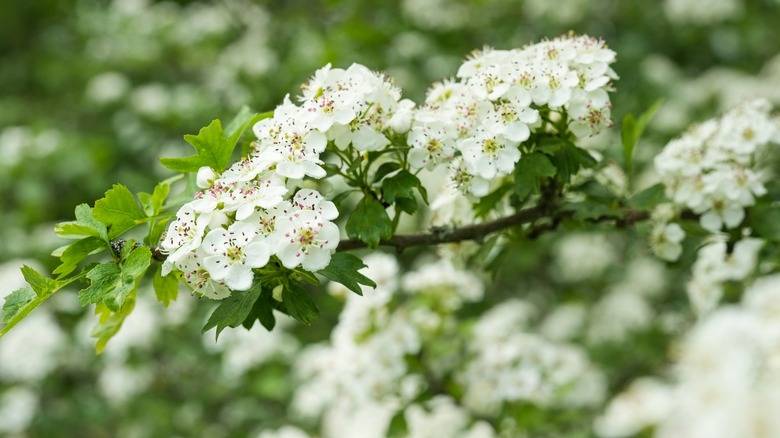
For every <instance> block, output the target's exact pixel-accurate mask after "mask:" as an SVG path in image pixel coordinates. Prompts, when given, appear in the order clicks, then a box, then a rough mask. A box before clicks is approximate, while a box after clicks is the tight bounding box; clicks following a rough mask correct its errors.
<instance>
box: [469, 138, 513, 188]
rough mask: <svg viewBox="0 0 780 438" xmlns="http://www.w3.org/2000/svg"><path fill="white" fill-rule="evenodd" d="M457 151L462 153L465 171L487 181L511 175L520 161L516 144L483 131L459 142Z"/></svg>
mask: <svg viewBox="0 0 780 438" xmlns="http://www.w3.org/2000/svg"><path fill="white" fill-rule="evenodd" d="M458 149H460V151H461V152H462V153H463V160H464V161H465V163H466V167H467V169H468V170H469V171H470V172H471V173H472V174H474V175H479V176H481V177H482V178H485V179H487V180H490V179H493V178H494V177H496V175H506V174H509V173H512V171H513V170H514V168H515V163H517V162H518V160H520V150H519V149H518V148H517V147H516V144H514V143H513V142H510V141H508V140H507V139H505V138H503V137H502V136H496V135H494V134H491V133H488V132H487V131H483V130H479V131H477V132H476V133H475V134H474V135H473V136H472V137H469V138H466V139H464V140H461V141H460V142H459V144H458Z"/></svg>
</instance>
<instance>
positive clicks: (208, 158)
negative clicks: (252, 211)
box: [160, 119, 252, 172]
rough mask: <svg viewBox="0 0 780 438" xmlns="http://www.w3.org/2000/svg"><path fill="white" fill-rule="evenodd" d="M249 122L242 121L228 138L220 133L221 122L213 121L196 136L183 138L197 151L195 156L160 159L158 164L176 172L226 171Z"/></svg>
mask: <svg viewBox="0 0 780 438" xmlns="http://www.w3.org/2000/svg"><path fill="white" fill-rule="evenodd" d="M251 120H252V119H248V120H243V121H242V122H241V124H240V125H239V126H238V127H237V128H236V131H235V132H233V133H232V135H230V138H227V137H225V134H224V133H223V132H222V122H220V121H219V120H213V121H212V122H211V123H210V124H209V126H206V127H205V128H202V129H201V130H200V131H199V132H198V135H192V134H189V135H185V136H184V140H186V141H187V143H189V144H191V145H192V146H193V147H194V148H195V150H196V151H197V154H196V155H192V156H189V157H185V158H161V159H160V162H161V163H162V164H163V166H165V167H167V168H169V169H171V170H174V171H176V172H197V171H198V169H200V168H201V167H203V166H208V167H211V168H212V169H214V170H215V171H217V172H222V171H224V170H225V169H227V166H228V164H229V163H230V157H231V156H232V155H233V149H234V148H235V147H236V143H238V139H239V138H240V137H241V134H243V132H244V130H245V129H246V128H247V127H248V126H249V123H250V122H251Z"/></svg>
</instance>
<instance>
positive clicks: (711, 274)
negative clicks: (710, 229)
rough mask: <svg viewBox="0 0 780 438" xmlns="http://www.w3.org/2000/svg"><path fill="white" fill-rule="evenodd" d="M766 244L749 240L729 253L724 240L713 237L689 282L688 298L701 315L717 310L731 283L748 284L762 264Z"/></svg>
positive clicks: (700, 251) (761, 241)
mask: <svg viewBox="0 0 780 438" xmlns="http://www.w3.org/2000/svg"><path fill="white" fill-rule="evenodd" d="M763 246H764V241H763V240H761V239H755V238H745V239H742V240H740V241H739V242H737V243H735V244H734V247H733V248H731V249H729V248H728V245H727V242H726V239H725V237H724V236H713V237H712V238H711V239H710V241H709V242H708V243H707V244H705V245H704V246H702V247H701V249H699V253H698V254H697V256H696V262H695V263H694V264H693V268H692V272H693V275H692V276H691V280H690V281H689V282H688V285H687V291H688V298H689V299H690V300H691V304H692V305H693V310H695V311H696V313H698V314H699V315H702V314H706V313H708V312H710V311H711V310H713V309H714V308H715V307H716V306H717V305H718V302H719V301H720V298H721V297H722V296H723V284H724V283H725V282H727V281H741V280H745V279H746V278H748V276H750V274H752V273H753V271H754V270H755V269H756V265H757V263H758V252H759V251H760V250H761V248H762V247H763Z"/></svg>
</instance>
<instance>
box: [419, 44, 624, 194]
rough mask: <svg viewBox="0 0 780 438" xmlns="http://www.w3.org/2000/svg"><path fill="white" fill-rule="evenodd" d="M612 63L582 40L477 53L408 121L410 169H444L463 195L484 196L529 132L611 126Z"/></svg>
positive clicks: (578, 132)
mask: <svg viewBox="0 0 780 438" xmlns="http://www.w3.org/2000/svg"><path fill="white" fill-rule="evenodd" d="M614 60H615V52H613V51H612V50H610V49H608V48H607V47H606V45H605V44H604V42H603V41H601V40H598V39H594V38H591V37H587V36H577V37H575V36H564V37H559V38H556V39H553V40H549V41H543V42H541V43H538V44H534V45H531V46H527V47H525V48H522V49H515V50H494V49H489V48H486V49H484V50H482V51H480V52H476V53H474V54H473V55H472V56H471V57H470V58H469V59H468V60H467V61H466V62H464V63H463V65H461V67H460V69H459V70H458V73H457V77H458V79H457V80H449V81H445V82H442V83H438V84H436V85H435V86H434V87H433V88H432V89H431V90H429V92H428V97H427V98H426V101H425V105H423V107H421V108H420V109H419V110H418V111H417V112H416V113H415V114H414V120H413V122H412V126H411V130H410V131H409V135H408V144H409V146H410V147H411V150H410V152H409V162H410V163H411V165H412V166H414V167H417V168H428V169H431V168H433V167H435V166H437V165H439V164H443V163H449V164H450V169H451V176H450V178H451V180H452V182H453V183H454V184H455V185H456V186H457V187H458V188H459V189H460V190H461V191H462V192H464V193H472V194H474V195H476V196H484V195H485V194H487V192H488V189H489V184H490V182H491V181H492V180H494V179H496V178H499V177H502V176H505V175H508V174H510V173H511V172H512V171H513V170H514V167H515V164H516V163H517V161H518V160H519V159H520V156H521V151H520V148H519V146H520V144H521V143H523V142H525V141H526V140H528V139H529V137H530V136H531V133H532V131H545V130H549V129H553V127H552V126H553V125H556V126H557V127H558V128H561V127H563V126H565V129H567V130H569V131H570V132H571V133H573V134H574V135H575V136H576V137H585V136H588V135H592V134H595V133H598V132H599V131H600V130H601V129H602V128H604V127H608V126H610V125H611V124H612V121H611V119H610V109H611V104H610V100H609V95H608V94H607V91H608V90H610V87H611V81H612V80H613V79H616V78H617V75H616V74H615V72H614V71H613V70H612V69H611V68H610V64H611V63H612V62H614ZM561 121H563V123H562V122H561Z"/></svg>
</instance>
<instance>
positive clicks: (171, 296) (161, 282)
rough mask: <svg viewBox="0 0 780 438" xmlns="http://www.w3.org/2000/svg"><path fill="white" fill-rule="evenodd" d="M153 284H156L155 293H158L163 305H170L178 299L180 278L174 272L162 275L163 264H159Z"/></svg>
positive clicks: (158, 299) (158, 298)
mask: <svg viewBox="0 0 780 438" xmlns="http://www.w3.org/2000/svg"><path fill="white" fill-rule="evenodd" d="M152 286H154V294H155V295H157V301H159V302H161V303H162V304H163V306H165V307H168V305H169V304H171V301H176V298H177V297H178V296H179V280H177V279H176V276H174V275H173V274H168V275H167V276H165V277H163V276H162V265H159V266H157V271H155V273H154V277H153V278H152Z"/></svg>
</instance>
